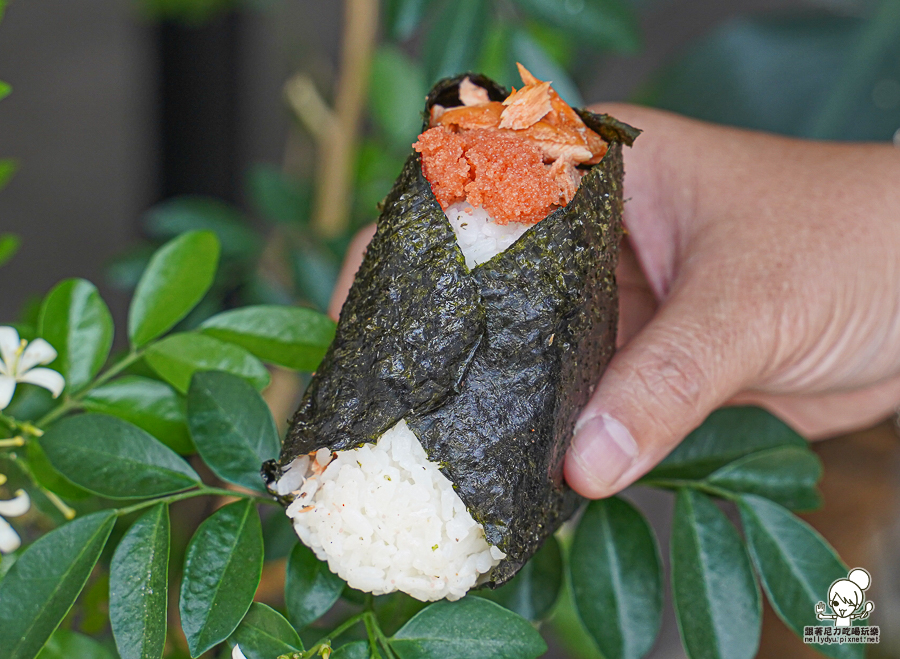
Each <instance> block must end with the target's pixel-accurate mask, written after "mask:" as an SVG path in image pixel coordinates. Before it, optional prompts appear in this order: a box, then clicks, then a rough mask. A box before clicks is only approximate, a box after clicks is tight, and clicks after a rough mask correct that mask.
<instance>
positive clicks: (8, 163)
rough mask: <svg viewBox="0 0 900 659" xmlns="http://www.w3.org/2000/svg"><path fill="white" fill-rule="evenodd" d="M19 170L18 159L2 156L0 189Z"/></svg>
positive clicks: (0, 161)
mask: <svg viewBox="0 0 900 659" xmlns="http://www.w3.org/2000/svg"><path fill="white" fill-rule="evenodd" d="M17 171H19V162H18V161H17V160H15V159H13V158H0V190H2V189H3V188H5V187H6V184H7V183H9V181H10V179H11V178H12V177H13V176H14V175H15V173H16V172H17ZM7 235H9V234H7Z"/></svg>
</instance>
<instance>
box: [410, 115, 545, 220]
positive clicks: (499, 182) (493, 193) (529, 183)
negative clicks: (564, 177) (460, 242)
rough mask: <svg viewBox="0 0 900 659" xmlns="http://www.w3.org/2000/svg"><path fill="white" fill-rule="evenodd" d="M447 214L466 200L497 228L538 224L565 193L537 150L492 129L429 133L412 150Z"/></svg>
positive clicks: (512, 136) (434, 129) (439, 129)
mask: <svg viewBox="0 0 900 659" xmlns="http://www.w3.org/2000/svg"><path fill="white" fill-rule="evenodd" d="M413 148H415V149H416V151H418V152H419V153H421V154H422V168H423V173H424V174H425V178H427V179H428V180H429V182H432V185H431V189H432V191H433V192H434V196H435V197H436V198H437V200H438V203H440V205H441V208H443V209H445V210H446V208H447V207H448V206H450V205H451V204H454V203H456V202H457V201H462V200H467V201H468V202H469V203H470V204H472V205H473V206H481V207H483V208H484V209H485V210H486V211H487V212H488V213H490V215H491V217H493V218H494V221H495V222H497V224H507V223H508V222H522V223H525V224H535V223H536V222H540V221H541V220H542V219H544V218H545V217H546V216H547V215H548V214H549V213H550V212H551V211H552V210H553V208H554V206H556V205H558V202H559V198H560V188H559V185H558V184H557V182H556V181H555V180H554V178H553V176H551V174H550V170H549V169H548V168H547V167H546V166H544V160H543V157H542V155H541V151H540V150H539V149H538V148H537V147H535V146H534V145H532V144H530V143H528V142H526V141H524V140H521V139H519V138H517V137H516V136H514V135H508V134H505V133H503V132H500V131H498V130H494V129H491V128H477V129H474V130H469V131H466V132H464V133H451V132H450V131H448V130H446V129H445V128H440V127H438V128H430V129H429V130H427V131H425V132H424V133H422V135H420V136H419V141H418V142H416V143H415V144H414V145H413Z"/></svg>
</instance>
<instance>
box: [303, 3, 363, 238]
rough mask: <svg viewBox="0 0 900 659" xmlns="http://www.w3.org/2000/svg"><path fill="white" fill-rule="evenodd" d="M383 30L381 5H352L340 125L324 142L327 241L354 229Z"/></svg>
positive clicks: (321, 212) (348, 6)
mask: <svg viewBox="0 0 900 659" xmlns="http://www.w3.org/2000/svg"><path fill="white" fill-rule="evenodd" d="M377 30H378V0H346V2H345V4H344V34H343V41H342V44H341V76H340V79H339V80H338V86H337V95H336V99H335V116H336V121H335V122H334V123H333V124H332V129H331V131H330V134H329V135H328V138H327V140H320V141H319V161H320V166H319V168H318V177H317V180H316V197H315V206H314V209H313V221H312V226H313V227H314V228H315V230H316V231H317V232H318V234H319V235H321V236H322V237H325V238H332V237H334V236H338V235H340V234H342V233H344V232H345V231H346V230H347V226H348V224H349V217H350V198H351V191H352V190H351V189H352V165H353V157H354V154H355V151H356V143H357V137H358V133H359V124H360V119H361V117H362V111H363V106H364V104H365V97H366V92H367V91H368V86H369V85H368V83H369V66H370V64H371V60H372V53H373V51H374V50H375V37H376V34H377Z"/></svg>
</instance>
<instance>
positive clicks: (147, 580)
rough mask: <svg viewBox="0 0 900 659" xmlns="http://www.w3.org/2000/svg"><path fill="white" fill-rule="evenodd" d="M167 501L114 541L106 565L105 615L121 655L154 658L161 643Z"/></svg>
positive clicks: (159, 653)
mask: <svg viewBox="0 0 900 659" xmlns="http://www.w3.org/2000/svg"><path fill="white" fill-rule="evenodd" d="M168 593H169V507H168V505H167V504H164V503H159V504H156V505H155V506H153V508H151V509H150V510H149V511H147V512H146V513H144V514H143V515H142V516H141V517H140V518H139V519H138V520H137V521H136V522H135V523H134V524H132V526H131V528H130V529H128V533H126V534H125V537H123V538H122V540H121V542H119V546H118V547H116V553H115V554H114V555H113V558H112V564H111V565H110V569H109V620H110V623H112V630H113V635H114V636H115V639H116V646H117V647H118V648H119V655H120V656H121V658H122V659H160V657H162V654H163V650H164V649H165V645H166V610H167V606H168Z"/></svg>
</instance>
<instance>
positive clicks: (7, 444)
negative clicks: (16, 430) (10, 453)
mask: <svg viewBox="0 0 900 659" xmlns="http://www.w3.org/2000/svg"><path fill="white" fill-rule="evenodd" d="M20 446H25V438H24V437H12V438H11V439H0V448H18V447H20Z"/></svg>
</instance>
